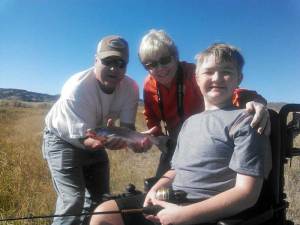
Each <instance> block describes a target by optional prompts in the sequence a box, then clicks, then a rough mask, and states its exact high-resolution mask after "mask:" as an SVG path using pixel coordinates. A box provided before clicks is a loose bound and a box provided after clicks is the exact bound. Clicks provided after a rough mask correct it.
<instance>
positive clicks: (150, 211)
mask: <svg viewBox="0 0 300 225" xmlns="http://www.w3.org/2000/svg"><path fill="white" fill-rule="evenodd" d="M162 209H163V207H161V206H160V205H151V206H147V207H143V208H137V209H121V210H114V211H103V212H91V213H80V214H60V215H45V216H25V217H15V218H4V219H0V222H6V221H16V220H34V219H47V218H54V217H69V216H77V217H79V216H88V215H103V214H134V213H144V214H147V215H156V214H157V213H158V212H159V211H160V210H162Z"/></svg>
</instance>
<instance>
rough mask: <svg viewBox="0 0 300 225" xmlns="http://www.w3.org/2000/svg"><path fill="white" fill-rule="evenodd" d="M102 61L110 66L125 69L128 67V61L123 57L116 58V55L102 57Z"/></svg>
mask: <svg viewBox="0 0 300 225" xmlns="http://www.w3.org/2000/svg"><path fill="white" fill-rule="evenodd" d="M100 60H101V63H102V64H103V65H105V66H108V67H115V68H119V69H123V68H125V67H126V65H127V64H126V62H125V61H124V60H123V59H121V58H115V57H107V58H104V59H100Z"/></svg>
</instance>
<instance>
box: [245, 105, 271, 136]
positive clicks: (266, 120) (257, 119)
mask: <svg viewBox="0 0 300 225" xmlns="http://www.w3.org/2000/svg"><path fill="white" fill-rule="evenodd" d="M246 110H247V111H248V112H249V113H254V117H253V120H252V122H251V127H253V128H256V129H257V132H258V133H259V134H264V135H270V132H271V122H270V116H269V112H268V109H267V107H266V106H265V105H264V104H262V103H259V102H255V101H250V102H248V103H247V104H246Z"/></svg>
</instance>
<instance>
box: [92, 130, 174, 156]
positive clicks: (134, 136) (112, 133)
mask: <svg viewBox="0 0 300 225" xmlns="http://www.w3.org/2000/svg"><path fill="white" fill-rule="evenodd" d="M92 131H94V132H95V133H96V136H101V137H105V138H107V139H108V141H109V140H110V139H113V138H120V139H122V140H123V141H125V142H126V144H127V146H128V147H129V148H130V147H131V146H132V145H133V144H136V143H141V142H142V141H143V140H145V138H148V139H149V140H150V141H151V143H152V144H153V145H155V146H157V148H158V149H159V150H160V151H161V152H162V153H167V152H168V141H169V139H170V138H169V137H168V136H163V135H162V136H157V137H155V136H152V135H149V134H143V133H140V132H138V131H134V130H131V129H129V128H126V127H115V126H111V127H98V128H95V129H92Z"/></svg>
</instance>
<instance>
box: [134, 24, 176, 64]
mask: <svg viewBox="0 0 300 225" xmlns="http://www.w3.org/2000/svg"><path fill="white" fill-rule="evenodd" d="M158 54H168V55H169V56H173V57H175V58H176V59H178V50H177V47H176V45H175V43H174V41H173V40H172V38H171V37H170V36H169V35H168V34H167V33H166V32H165V31H164V30H155V29H152V30H150V31H149V32H148V33H147V34H146V35H145V36H144V37H143V38H142V41H141V43H140V47H139V58H140V60H141V62H142V63H143V62H144V61H145V60H147V58H149V57H153V56H156V55H158Z"/></svg>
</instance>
